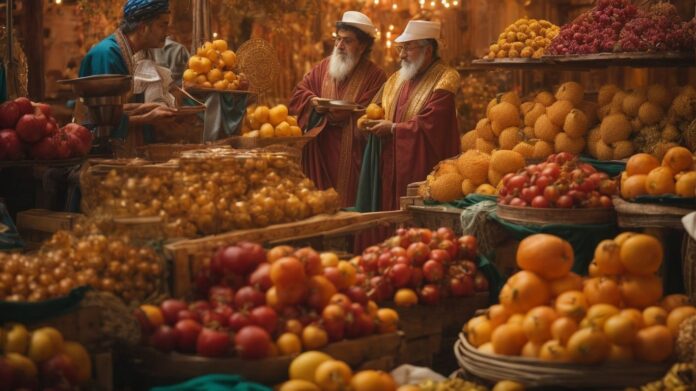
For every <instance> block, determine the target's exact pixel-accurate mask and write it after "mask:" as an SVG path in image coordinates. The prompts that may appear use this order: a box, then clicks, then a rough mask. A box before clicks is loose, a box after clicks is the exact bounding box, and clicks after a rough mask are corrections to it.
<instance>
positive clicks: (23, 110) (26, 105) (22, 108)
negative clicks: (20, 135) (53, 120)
mask: <svg viewBox="0 0 696 391" xmlns="http://www.w3.org/2000/svg"><path fill="white" fill-rule="evenodd" d="M14 103H16V104H17V108H18V109H19V116H20V117H21V116H23V115H24V114H32V113H34V106H33V105H32V103H31V101H30V100H29V98H27V97H24V96H20V97H19V98H17V99H15V100H14Z"/></svg>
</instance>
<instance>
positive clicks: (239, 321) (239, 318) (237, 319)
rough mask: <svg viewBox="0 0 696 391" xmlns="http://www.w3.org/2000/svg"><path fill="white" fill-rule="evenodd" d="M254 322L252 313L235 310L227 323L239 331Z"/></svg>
mask: <svg viewBox="0 0 696 391" xmlns="http://www.w3.org/2000/svg"><path fill="white" fill-rule="evenodd" d="M252 324H253V321H252V320H251V315H250V314H249V313H248V312H235V313H234V314H232V315H230V317H229V318H228V319H227V325H228V326H229V327H230V328H231V329H232V330H233V331H239V330H241V329H242V328H244V327H246V326H250V325H252Z"/></svg>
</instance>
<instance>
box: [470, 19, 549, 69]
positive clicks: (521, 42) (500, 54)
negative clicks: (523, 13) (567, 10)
mask: <svg viewBox="0 0 696 391" xmlns="http://www.w3.org/2000/svg"><path fill="white" fill-rule="evenodd" d="M558 31H559V27H558V26H556V25H555V24H553V23H551V22H549V21H548V20H543V19H541V20H537V19H527V18H526V17H525V18H522V19H518V20H517V21H515V22H514V23H513V24H511V25H509V26H508V27H506V28H505V30H503V32H502V33H500V35H499V36H498V42H496V43H493V44H491V46H490V47H489V49H488V50H489V52H488V54H487V55H486V56H485V57H484V58H485V59H494V58H540V57H541V56H543V55H544V50H545V49H546V48H547V47H548V46H549V44H550V43H551V40H553V39H554V38H556V36H557V35H558Z"/></svg>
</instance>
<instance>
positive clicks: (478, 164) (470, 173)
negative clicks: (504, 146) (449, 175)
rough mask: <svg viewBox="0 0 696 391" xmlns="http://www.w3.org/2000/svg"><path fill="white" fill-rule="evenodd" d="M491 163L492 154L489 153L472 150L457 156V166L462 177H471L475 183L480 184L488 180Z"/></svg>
mask: <svg viewBox="0 0 696 391" xmlns="http://www.w3.org/2000/svg"><path fill="white" fill-rule="evenodd" d="M490 163H491V156H490V155H489V154H487V153H483V152H480V151H478V150H470V151H467V152H464V153H463V154H462V155H461V156H459V157H458V158H457V161H456V167H457V169H458V171H459V174H460V175H462V177H464V178H466V179H470V180H471V181H472V182H473V184H474V185H476V186H478V185H480V184H482V183H484V182H486V179H487V178H488V168H489V166H490Z"/></svg>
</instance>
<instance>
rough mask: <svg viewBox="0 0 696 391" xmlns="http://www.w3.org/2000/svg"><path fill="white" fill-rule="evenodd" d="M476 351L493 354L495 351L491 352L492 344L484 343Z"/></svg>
mask: <svg viewBox="0 0 696 391" xmlns="http://www.w3.org/2000/svg"><path fill="white" fill-rule="evenodd" d="M477 350H478V351H479V352H481V353H486V354H495V350H493V344H492V343H490V342H486V343H484V344H483V345H481V346H479V347H478V349H477Z"/></svg>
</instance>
